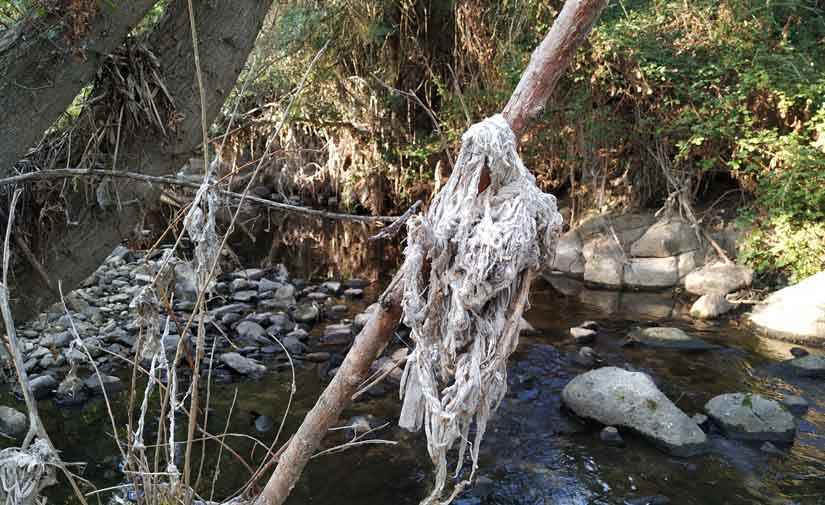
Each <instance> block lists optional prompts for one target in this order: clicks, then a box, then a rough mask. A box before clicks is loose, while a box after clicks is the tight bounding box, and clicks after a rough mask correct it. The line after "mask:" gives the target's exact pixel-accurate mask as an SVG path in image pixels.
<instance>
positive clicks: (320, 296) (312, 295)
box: [307, 291, 329, 302]
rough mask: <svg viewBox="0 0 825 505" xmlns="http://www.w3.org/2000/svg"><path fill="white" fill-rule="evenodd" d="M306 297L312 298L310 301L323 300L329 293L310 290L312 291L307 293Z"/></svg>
mask: <svg viewBox="0 0 825 505" xmlns="http://www.w3.org/2000/svg"><path fill="white" fill-rule="evenodd" d="M307 298H308V299H310V300H312V301H316V302H323V301H326V299H327V298H329V295H328V294H327V293H321V292H318V291H315V292H312V293H308V294H307Z"/></svg>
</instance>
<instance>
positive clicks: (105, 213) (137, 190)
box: [12, 0, 272, 318]
mask: <svg viewBox="0 0 825 505" xmlns="http://www.w3.org/2000/svg"><path fill="white" fill-rule="evenodd" d="M271 5H272V2H271V1H270V0H195V2H194V8H195V19H196V22H197V27H196V29H197V33H198V36H199V39H200V41H199V45H200V61H201V68H202V70H203V78H204V85H205V96H206V122H207V124H211V123H212V122H213V121H214V119H215V117H216V116H217V113H218V111H219V110H220V107H221V106H222V105H223V103H224V101H225V100H226V97H227V95H228V94H229V92H230V91H231V90H232V87H233V86H234V84H235V81H236V80H237V78H238V75H239V74H240V72H241V70H242V69H243V66H244V64H245V62H246V59H247V57H248V55H249V53H250V51H251V50H252V47H253V46H254V43H255V39H256V37H257V34H258V31H259V30H260V29H261V26H262V24H263V21H264V18H265V16H266V13H267V11H268V10H269V7H270V6H271ZM149 46H150V47H151V49H152V51H153V52H154V54H155V55H157V57H158V59H159V61H160V65H161V69H162V72H163V76H162V77H163V79H164V82H165V84H166V87H167V89H168V91H169V93H170V95H171V96H172V98H173V99H174V102H175V107H176V112H177V113H178V114H179V117H180V121H179V122H177V123H176V126H175V129H174V131H173V132H171V133H170V134H169V136H167V137H160V138H159V136H157V135H152V134H150V133H148V132H147V133H145V134H143V135H135V136H131V138H128V139H125V140H124V141H123V143H122V144H121V148H120V149H121V150H120V152H119V154H118V159H119V161H118V167H119V168H123V169H125V170H129V171H132V172H139V173H143V174H149V175H166V174H171V173H174V172H175V171H177V170H178V169H180V168H181V167H182V166H183V165H184V164H185V163H186V162H187V161H188V160H189V158H190V157H191V156H192V155H193V154H194V153H195V151H196V150H197V149H198V148H199V147H200V145H201V114H200V96H199V93H198V86H197V76H196V73H195V64H194V53H193V50H192V39H191V32H190V29H189V17H188V11H187V6H186V0H176V1H174V2H171V3H170V5H169V7H167V12H166V14H165V15H164V18H163V20H162V21H161V22H160V24H159V25H158V27H157V28H156V29H155V31H154V33H153V34H152V35H151V36H150V43H149ZM67 186H69V187H70V186H71V185H67ZM115 188H116V191H117V193H118V196H119V198H118V200H119V201H120V202H121V203H122V206H120V208H118V206H114V208H107V209H101V208H99V207H97V206H95V205H93V204H89V203H88V202H87V201H86V198H85V196H84V195H83V194H81V193H82V192H81V193H75V194H73V195H71V197H70V198H69V199H68V200H69V201H70V202H74V203H73V205H70V208H69V209H68V211H67V215H68V216H70V217H71V219H72V221H73V222H74V223H75V224H64V225H62V228H61V229H59V230H56V231H55V232H54V233H52V234H51V235H50V237H49V238H48V240H47V241H43V242H42V243H41V244H42V245H41V247H40V250H38V251H35V253H36V255H37V256H38V257H39V258H44V261H43V266H44V269H45V271H46V274H47V275H48V276H49V278H50V280H51V284H52V285H53V286H56V285H57V281H58V280H60V281H62V283H63V289H64V291H69V290H71V289H73V288H74V287H76V286H77V285H78V284H79V283H80V282H81V281H82V280H83V279H85V278H86V277H88V276H89V275H90V274H91V273H92V272H94V270H95V269H96V268H97V267H98V266H100V264H101V263H102V262H103V260H104V259H105V258H106V257H107V256H108V255H109V254H110V253H111V252H112V249H114V247H115V246H117V245H118V244H119V243H121V242H122V240H123V239H124V238H125V237H128V236H129V235H130V233H131V232H133V231H134V230H135V228H136V226H138V225H139V224H140V222H141V218H142V217H143V216H144V214H145V210H146V208H147V207H152V206H154V205H155V204H156V203H157V199H158V196H159V194H158V189H157V188H153V187H149V186H145V185H135V184H134V183H133V182H132V183H129V182H122V181H121V182H117V183H116V186H115ZM22 263H23V262H22V261H21V264H20V265H19V268H18V269H17V270H16V271H15V274H16V278H15V279H14V282H15V284H16V286H17V289H14V290H13V291H12V292H13V293H14V294H15V296H16V299H15V300H14V305H15V316H16V317H19V318H25V317H30V316H32V315H34V314H37V313H38V312H39V311H40V310H42V309H43V308H44V307H46V306H47V305H48V304H49V303H51V302H53V301H55V300H56V299H57V293H56V290H55V289H54V288H49V286H47V285H46V283H45V281H44V280H43V279H42V276H40V275H38V273H37V271H36V269H35V268H34V267H33V266H32V265H30V264H22Z"/></svg>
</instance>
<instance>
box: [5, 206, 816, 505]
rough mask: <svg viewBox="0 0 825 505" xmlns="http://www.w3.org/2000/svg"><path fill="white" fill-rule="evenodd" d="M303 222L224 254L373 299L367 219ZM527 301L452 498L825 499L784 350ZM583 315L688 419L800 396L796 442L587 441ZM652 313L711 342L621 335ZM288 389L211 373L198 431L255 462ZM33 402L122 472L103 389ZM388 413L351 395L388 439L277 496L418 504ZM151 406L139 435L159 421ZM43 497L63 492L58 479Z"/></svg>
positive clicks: (602, 302) (300, 402)
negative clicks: (472, 456)
mask: <svg viewBox="0 0 825 505" xmlns="http://www.w3.org/2000/svg"><path fill="white" fill-rule="evenodd" d="M290 219H291V218H290ZM303 228H304V227H302V226H298V225H296V223H295V222H294V221H291V222H288V223H281V224H279V225H278V226H275V225H272V226H271V228H270V230H269V235H265V234H262V233H259V234H258V236H266V238H265V239H263V240H259V241H258V243H257V244H254V245H246V246H243V247H241V246H237V248H236V251H238V252H240V254H241V256H242V257H244V258H246V259H247V260H248V265H247V266H253V265H254V266H259V265H266V264H267V263H277V262H285V263H286V264H287V265H288V266H289V268H290V271H291V272H292V273H293V276H295V277H304V278H312V279H324V278H347V277H362V278H367V279H371V280H379V282H375V283H373V285H372V286H370V288H369V289H368V291H367V293H366V297H365V299H364V301H360V302H351V301H350V302H347V303H350V304H351V305H350V308H349V313H348V317H352V315H354V314H356V313H358V311H360V310H363V308H364V307H365V306H366V305H367V304H368V303H370V302H371V301H373V300H375V298H376V297H377V295H378V294H379V292H380V285H381V282H380V280H382V279H383V280H385V279H386V278H387V276H388V275H389V274H391V273H392V269H393V268H394V267H395V266H396V265H397V263H398V258H399V253H398V246H397V245H387V244H382V243H367V242H366V241H365V240H364V239H365V237H366V236H368V235H369V234H370V233H371V232H372V231H373V230H372V229H369V228H363V227H360V225H355V226H352V225H341V224H340V223H338V224H334V225H329V226H327V227H326V228H323V229H318V228H315V229H313V230H311V231H307V230H304V229H303ZM531 304H532V309H531V310H530V312H529V313H528V315H527V319H528V320H529V321H530V322H531V323H532V324H533V326H535V327H536V328H537V330H538V334H537V335H536V336H531V337H525V338H523V339H522V342H521V344H520V346H519V348H518V350H517V351H516V353H515V354H514V356H513V357H512V359H511V362H510V368H509V383H510V391H509V393H508V395H507V397H506V398H505V400H504V401H503V403H502V405H501V407H500V409H499V411H498V413H497V414H496V415H495V417H494V418H493V420H492V421H491V426H490V427H489V429H488V434H487V436H486V439H485V441H484V443H483V446H482V450H481V467H480V469H479V472H478V475H479V483H478V485H477V486H475V487H474V488H473V489H472V490H471V491H469V492H468V493H465V494H464V495H462V496H461V497H460V498H459V500H458V502H457V503H459V504H462V505H475V504H497V505H499V504H501V505H503V504H513V505H516V504H519V505H521V504H531V505H533V504H554V505H585V504H624V503H631V502H629V500H632V499H637V498H639V497H642V496H652V495H660V496H664V497H667V498H669V499H670V502H669V503H672V504H678V505H756V504H791V503H796V504H805V505H808V504H811V505H814V504H823V503H825V388H823V385H822V383H821V382H816V381H804V380H791V379H782V378H780V377H779V376H777V375H776V374H774V373H772V371H771V370H772V366H773V365H775V363H776V362H778V361H779V360H782V359H787V358H788V357H789V355H788V353H787V346H785V344H779V343H773V342H772V341H764V340H762V339H760V338H759V337H757V336H755V335H754V334H752V333H751V332H749V331H747V329H745V328H742V327H739V325H738V324H737V323H736V322H735V320H730V321H718V322H697V321H692V320H689V319H686V318H684V317H683V315H684V309H683V307H682V305H681V304H680V303H679V302H678V300H675V299H674V298H673V297H672V296H671V295H663V294H656V293H636V294H634V293H616V292H606V291H594V290H589V289H587V288H586V287H584V286H581V285H580V284H578V283H576V282H573V281H569V280H567V279H560V278H550V280H549V281H548V280H540V281H538V282H537V283H536V285H535V288H534V292H533V295H532V298H531ZM585 320H595V321H597V322H598V324H599V327H600V333H599V336H598V338H597V341H596V343H595V344H593V347H594V348H595V350H596V351H597V352H598V353H599V354H600V355H601V356H602V357H604V358H605V360H606V362H607V364H609V365H615V366H624V367H628V368H632V369H637V370H643V371H646V372H648V373H649V374H651V376H652V377H653V378H654V380H655V381H656V382H657V383H658V384H659V386H660V387H661V388H662V390H663V391H664V392H665V393H666V394H667V395H668V396H669V397H670V398H671V399H672V400H674V401H675V403H676V404H677V405H678V406H679V407H680V408H682V409H683V410H684V411H685V412H687V413H688V414H689V415H691V414H693V413H696V412H700V411H701V410H702V406H703V405H704V403H705V402H706V401H708V400H709V399H710V398H712V397H713V396H714V395H717V394H721V393H728V392H736V391H750V392H756V393H761V394H764V395H767V396H772V397H778V396H780V395H781V394H784V393H792V394H797V395H801V396H804V397H805V398H807V399H808V400H809V401H810V402H811V404H812V407H811V409H810V410H809V411H808V413H807V414H805V415H804V416H803V417H802V418H801V419H800V423H799V434H798V435H797V438H796V440H795V442H794V443H793V445H792V446H790V447H783V448H780V449H781V450H782V451H783V452H782V454H781V455H775V454H766V453H763V452H762V451H760V449H759V445H758V444H751V443H742V442H736V441H731V440H728V439H725V438H723V437H722V436H721V435H720V434H718V433H716V432H712V433H711V437H710V438H711V446H712V450H711V452H710V454H707V455H704V456H700V457H694V458H687V459H684V458H675V457H671V456H669V455H667V454H665V453H663V452H661V451H659V450H657V449H656V448H654V447H653V446H652V445H651V444H650V443H649V442H647V441H645V440H643V439H640V438H638V437H635V436H633V435H632V434H625V440H626V446H625V447H621V448H616V447H609V446H606V445H604V444H602V443H601V442H600V441H599V436H598V427H594V426H591V425H584V424H581V423H580V422H579V421H577V420H576V419H573V418H572V417H571V416H569V415H567V414H566V413H565V412H564V411H563V409H562V407H561V402H560V393H561V390H562V388H563V387H564V385H565V384H566V383H567V382H568V381H569V380H570V379H572V378H573V377H574V376H575V375H576V374H578V373H581V372H583V371H585V370H584V369H582V368H580V367H578V366H577V365H576V364H575V363H574V361H573V359H572V358H573V355H574V354H575V352H576V350H577V349H576V347H575V344H574V343H573V342H572V339H571V338H570V337H569V333H568V330H569V328H570V327H571V326H575V325H578V324H580V323H582V322H583V321H585ZM653 324H657V325H668V326H677V327H680V328H682V329H684V330H686V331H687V332H689V333H691V334H692V335H695V336H698V337H701V338H703V339H706V340H708V341H711V342H713V343H716V344H719V345H721V346H722V349H721V350H715V351H707V352H691V353H685V352H679V351H667V350H650V349H627V348H623V347H621V346H620V342H621V340H622V339H623V338H624V337H625V335H626V334H627V332H628V331H629V330H630V329H632V328H633V327H635V326H638V325H653ZM318 331H319V329H318V328H316V329H315V332H316V334H317V332H318ZM324 372H325V370H323V369H320V366H319V365H314V364H309V363H307V364H303V365H300V366H299V368H298V370H297V371H296V374H297V386H298V387H297V392H296V394H295V398H294V400H293V405H292V409H291V411H290V413H289V415H288V416H287V419H286V423H285V429H284V435H282V437H281V440H282V441H285V440H286V439H287V438H288V436H289V435H290V434H291V433H293V432H294V430H295V429H296V428H297V426H298V423H299V422H300V420H301V418H302V416H303V414H304V413H305V412H306V411H307V410H308V409H309V408H310V407H311V406H312V405H313V403H314V401H315V399H316V398H317V396H318V394H319V392H320V390H321V388H322V387H323V385H324V380H325V379H324V378H322V377H323V375H324ZM289 391H290V374H289V371H288V370H287V371H283V370H281V371H277V372H276V371H270V372H269V373H268V374H267V375H266V376H265V378H263V379H262V380H259V381H240V382H236V383H231V384H214V385H213V387H212V391H211V397H212V398H211V410H210V413H209V422H208V425H209V429H210V431H211V432H212V433H222V432H223V431H224V429H225V426H228V429H227V430H226V431H227V432H228V433H229V434H230V436H229V437H228V438H227V440H228V441H229V443H230V445H231V446H232V448H233V449H234V450H235V452H236V453H237V454H238V455H239V456H240V457H242V458H243V459H244V460H245V461H246V463H245V464H249V465H251V466H255V465H256V464H257V463H259V462H260V461H261V460H262V458H263V455H264V452H263V450H262V449H261V448H260V447H255V446H254V443H253V442H252V441H251V440H249V439H247V438H243V437H244V436H245V435H252V436H256V437H259V438H260V439H261V441H262V442H263V443H264V444H266V445H269V444H271V443H272V441H273V440H274V437H275V431H277V425H278V422H279V420H280V419H281V416H282V414H283V412H284V409H285V406H286V404H287V399H288V397H289ZM4 400H7V401H10V400H9V399H8V398H5V399H4ZM127 401H128V399H127V398H126V396H125V394H121V395H120V396H118V397H117V398H116V400H115V404H114V410H115V412H116V416H117V423H118V424H119V426H122V425H123V423H124V422H125V412H126V405H127ZM4 403H5V402H4ZM42 408H43V409H44V414H45V419H46V424H47V428H48V429H49V431H50V433H51V434H52V436H53V438H54V440H55V442H56V444H57V445H58V447H59V448H60V449H61V450H62V451H63V456H64V458H65V459H66V460H68V461H88V462H90V463H89V466H88V468H87V469H86V471H85V474H84V475H85V477H86V478H89V479H90V480H92V481H93V482H95V484H97V485H98V486H100V487H104V486H113V485H117V484H119V483H122V482H123V481H122V474H120V472H119V469H118V464H119V458H118V457H117V456H116V455H115V454H116V451H115V450H114V448H115V446H114V440H113V437H112V427H111V424H110V422H109V420H108V415H107V412H106V409H105V406H104V405H103V403H102V402H101V401H93V402H91V403H89V404H87V405H85V406H84V407H83V408H82V409H78V410H67V409H59V408H57V407H55V406H54V405H53V403H51V402H49V401H45V402H42ZM230 409H231V416H230ZM399 410H400V405H399V401H398V397H397V394H396V392H395V391H394V390H393V389H392V388H389V392H388V394H386V395H384V396H382V397H373V398H368V399H365V400H363V401H359V402H357V403H356V404H355V405H353V406H352V407H350V408H349V409H348V410H347V412H346V413H345V415H344V416H343V418H342V419H344V420H346V419H348V418H349V417H351V416H354V415H372V416H375V418H377V419H376V420H377V421H378V422H379V424H380V423H381V422H384V421H386V422H388V423H389V425H388V426H387V427H386V428H384V429H382V430H381V431H380V432H379V434H378V436H379V437H380V438H382V439H387V440H393V441H398V442H399V443H398V444H397V445H366V446H361V447H356V448H352V449H350V450H348V451H345V452H343V453H338V454H334V455H328V456H323V457H319V458H317V459H314V460H312V461H311V462H310V464H309V466H308V467H307V469H306V471H305V473H304V475H303V477H302V478H301V480H300V482H299V483H298V485H297V487H296V488H295V491H294V493H293V495H292V496H291V497H290V499H289V500H288V503H290V504H305V503H323V504H336V505H347V504H353V505H355V504H358V505H371V504H375V505H378V504H388V503H393V504H415V503H418V501H419V500H420V499H421V498H423V497H424V496H425V494H426V493H427V491H428V488H429V486H430V482H431V464H430V462H429V458H428V456H427V454H426V449H425V441H424V438H423V435H422V434H408V433H406V432H403V431H401V430H400V429H398V428H397V427H396V426H395V423H396V421H397V416H398V413H399ZM253 411H254V412H258V413H261V414H264V415H267V416H270V417H271V418H273V419H274V420H275V428H274V429H273V430H271V431H270V432H268V433H258V432H256V430H255V427H254V424H253V422H252V416H253V415H252V414H251V413H252V412H253ZM156 416H157V414H155V417H154V418H153V421H152V422H151V423H150V426H149V430H150V431H151V430H157V427H158V421H157V417H156ZM341 424H342V425H343V424H346V423H345V421H342V422H341ZM118 434H119V436H120V437H121V438H122V437H124V435H125V433H124V429H123V428H119V429H118ZM182 436H183V433H180V434H179V435H178V437H179V439H180V438H181V437H182ZM345 440H346V438H345V435H342V434H341V432H336V433H332V434H331V435H330V436H329V437H327V440H326V441H325V445H326V446H327V447H331V446H334V445H337V444H339V443H341V442H343V441H345ZM181 452H182V451H181ZM196 452H197V453H198V454H199V453H200V448H198V449H197V451H196ZM206 454H207V456H206V461H205V472H204V474H205V475H210V476H211V475H212V469H213V468H214V467H215V464H216V459H217V454H218V449H217V445H216V444H214V443H211V442H210V443H208V445H207V451H206ZM220 463H221V472H220V475H219V477H218V478H217V480H216V492H215V496H216V498H218V497H221V498H222V497H225V496H227V495H228V494H230V493H232V492H233V491H234V490H235V489H237V488H238V486H240V485H241V484H242V483H243V482H244V481H245V480H246V479H247V478H248V476H249V472H248V470H247V469H246V468H245V464H244V463H240V462H239V461H238V459H237V458H236V457H235V456H233V455H231V454H228V453H227V452H226V451H224V453H223V456H222V459H221V462H220ZM208 480H209V479H207V481H208ZM209 487H210V484H208V483H207V484H205V485H202V486H201V492H202V493H206V497H208V490H209ZM55 498H58V499H57V501H58V502H61V501H63V500H66V501H68V502H72V498H69V497H68V495H67V494H65V490H63V491H62V492H61V494H60V496H59V497H58V496H55ZM639 503H643V502H639Z"/></svg>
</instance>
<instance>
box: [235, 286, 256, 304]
mask: <svg viewBox="0 0 825 505" xmlns="http://www.w3.org/2000/svg"><path fill="white" fill-rule="evenodd" d="M257 298H258V292H257V291H256V290H252V289H248V290H244V291H236V292H235V293H233V294H232V300H233V301H236V302H241V303H246V302H251V301H252V300H255V299H257Z"/></svg>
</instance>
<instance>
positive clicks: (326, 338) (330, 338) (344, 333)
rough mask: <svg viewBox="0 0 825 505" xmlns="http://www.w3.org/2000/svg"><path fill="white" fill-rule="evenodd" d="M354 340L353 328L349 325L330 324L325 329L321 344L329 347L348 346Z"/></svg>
mask: <svg viewBox="0 0 825 505" xmlns="http://www.w3.org/2000/svg"><path fill="white" fill-rule="evenodd" d="M351 340H352V326H351V325H349V324H330V325H327V327H326V328H324V335H323V336H322V337H321V342H323V343H325V344H328V345H342V344H348V343H349V342H350V341H351Z"/></svg>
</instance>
